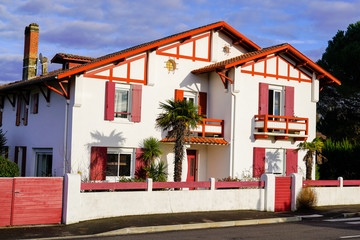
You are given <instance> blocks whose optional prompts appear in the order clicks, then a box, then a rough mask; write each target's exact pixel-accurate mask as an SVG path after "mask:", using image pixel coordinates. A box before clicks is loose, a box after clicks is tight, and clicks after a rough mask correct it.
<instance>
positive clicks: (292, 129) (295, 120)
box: [254, 115, 309, 141]
mask: <svg viewBox="0 0 360 240" xmlns="http://www.w3.org/2000/svg"><path fill="white" fill-rule="evenodd" d="M308 123H309V119H308V118H299V117H286V116H274V115H255V132H254V135H255V139H259V138H268V136H270V135H272V136H275V138H276V139H288V138H289V137H294V138H295V140H296V141H304V140H306V139H307V135H308V129H309V124H308Z"/></svg>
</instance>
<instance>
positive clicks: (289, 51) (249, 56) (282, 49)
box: [192, 43, 341, 85]
mask: <svg viewBox="0 0 360 240" xmlns="http://www.w3.org/2000/svg"><path fill="white" fill-rule="evenodd" d="M275 53H278V54H279V53H282V54H285V55H287V56H288V57H289V58H291V59H293V60H294V61H295V62H296V63H300V64H302V63H305V64H304V66H303V68H305V69H308V70H309V71H310V72H312V71H314V72H316V74H317V75H318V76H322V77H321V79H320V80H321V83H322V85H326V84H333V83H336V84H339V85H341V82H340V81H339V80H338V79H337V78H335V77H334V76H332V75H331V74H330V73H328V72H327V71H325V70H324V69H322V68H321V67H320V66H319V65H317V64H316V63H314V62H313V61H311V60H310V59H309V58H307V57H306V56H305V55H303V54H302V53H300V52H299V51H298V50H296V49H295V48H294V47H293V46H291V45H290V44H288V43H283V44H279V45H276V46H272V47H267V48H262V49H260V50H257V51H253V52H248V53H245V54H242V55H239V56H237V57H233V58H230V59H226V60H224V61H221V62H217V63H214V64H210V65H208V66H205V67H202V68H199V69H195V70H193V71H192V73H194V74H200V73H207V72H212V71H217V70H224V69H228V68H231V67H234V66H238V65H241V64H243V63H246V62H249V61H252V60H256V59H259V58H262V57H266V56H267V55H270V54H275Z"/></svg>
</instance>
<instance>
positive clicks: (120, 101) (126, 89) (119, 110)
mask: <svg viewBox="0 0 360 240" xmlns="http://www.w3.org/2000/svg"><path fill="white" fill-rule="evenodd" d="M130 99H131V97H130V85H124V84H116V88H115V111H114V117H115V118H123V119H129V118H130V114H131V104H130Z"/></svg>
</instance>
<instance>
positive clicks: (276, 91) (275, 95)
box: [268, 86, 284, 116]
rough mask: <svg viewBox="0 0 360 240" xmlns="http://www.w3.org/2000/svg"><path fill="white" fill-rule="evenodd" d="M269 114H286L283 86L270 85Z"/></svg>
mask: <svg viewBox="0 0 360 240" xmlns="http://www.w3.org/2000/svg"><path fill="white" fill-rule="evenodd" d="M268 107H269V110H268V114H269V115H275V116H282V115H284V91H283V88H282V87H277V86H269V105H268Z"/></svg>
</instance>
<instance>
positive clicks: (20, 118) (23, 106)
mask: <svg viewBox="0 0 360 240" xmlns="http://www.w3.org/2000/svg"><path fill="white" fill-rule="evenodd" d="M27 122H28V104H27V102H26V101H25V100H24V99H23V98H22V97H20V96H19V97H18V102H17V109H16V126H20V124H21V123H22V124H23V125H24V126H26V125H27Z"/></svg>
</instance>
